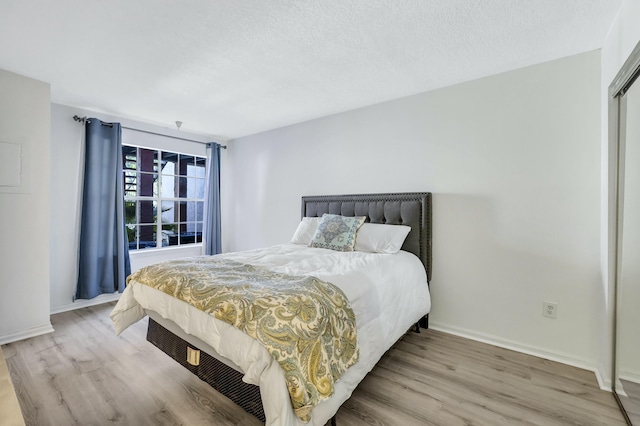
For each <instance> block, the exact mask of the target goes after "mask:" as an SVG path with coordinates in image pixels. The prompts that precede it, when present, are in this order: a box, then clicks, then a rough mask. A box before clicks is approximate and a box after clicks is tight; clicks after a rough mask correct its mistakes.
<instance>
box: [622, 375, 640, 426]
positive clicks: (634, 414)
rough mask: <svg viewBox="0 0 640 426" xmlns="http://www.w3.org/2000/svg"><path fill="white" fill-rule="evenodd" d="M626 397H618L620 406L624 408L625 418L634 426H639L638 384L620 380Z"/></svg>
mask: <svg viewBox="0 0 640 426" xmlns="http://www.w3.org/2000/svg"><path fill="white" fill-rule="evenodd" d="M620 381H621V382H622V386H623V387H624V391H625V393H626V394H627V396H626V397H624V396H622V395H618V396H619V397H620V401H622V405H623V406H624V409H625V411H626V412H627V416H629V419H630V420H631V423H632V424H634V425H639V426H640V383H634V382H630V381H628V380H622V379H621V380H620Z"/></svg>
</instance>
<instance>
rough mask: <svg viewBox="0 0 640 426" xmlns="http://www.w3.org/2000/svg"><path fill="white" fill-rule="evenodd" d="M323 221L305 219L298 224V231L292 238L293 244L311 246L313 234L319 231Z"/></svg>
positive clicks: (317, 218) (316, 218) (314, 218)
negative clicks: (319, 225)
mask: <svg viewBox="0 0 640 426" xmlns="http://www.w3.org/2000/svg"><path fill="white" fill-rule="evenodd" d="M321 219H322V218H321V217H303V218H302V220H301V221H300V223H299V224H298V229H296V232H295V233H294V234H293V237H291V242H292V243H293V244H304V245H305V246H307V245H309V243H310V242H311V239H312V238H313V234H315V233H316V229H318V224H319V223H320V220H321Z"/></svg>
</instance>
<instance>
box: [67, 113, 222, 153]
mask: <svg viewBox="0 0 640 426" xmlns="http://www.w3.org/2000/svg"><path fill="white" fill-rule="evenodd" d="M73 119H74V120H75V121H77V122H79V123H82V124H84V123H85V122H86V121H87V120H88V118H87V117H80V116H77V115H74V116H73ZM102 125H103V126H109V127H113V123H105V122H102ZM122 128H123V129H127V130H133V131H134V132H141V133H148V134H150V135H156V136H164V137H165V138H173V139H180V140H183V141H188V142H197V143H203V144H206V142H202V141H197V140H194V139H187V138H181V137H179V136H170V135H163V134H162V133H157V132H150V131H148V130H140V129H136V128H133V127H127V126H122ZM220 148H222V149H227V146H226V145H220Z"/></svg>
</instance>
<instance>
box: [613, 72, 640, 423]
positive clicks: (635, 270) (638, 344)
mask: <svg viewBox="0 0 640 426" xmlns="http://www.w3.org/2000/svg"><path fill="white" fill-rule="evenodd" d="M621 104H622V105H623V107H622V108H621V111H620V113H621V128H620V149H621V151H620V154H621V155H620V175H619V176H620V201H621V202H620V204H619V208H620V209H621V212H619V213H621V214H620V215H619V218H620V220H619V227H620V234H619V238H620V241H619V243H620V253H619V259H618V261H619V267H618V271H619V272H618V274H619V276H618V283H617V339H616V376H617V381H616V393H617V394H618V397H619V398H620V401H621V402H622V405H623V406H624V409H625V411H626V413H627V415H628V416H629V419H630V420H631V422H632V424H633V425H638V426H640V81H636V83H634V84H633V85H632V86H631V88H630V89H629V90H628V91H627V92H626V94H625V95H624V99H622V101H621ZM625 105H626V108H625V107H624V106H625ZM625 110H626V111H625Z"/></svg>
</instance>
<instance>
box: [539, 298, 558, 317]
mask: <svg viewBox="0 0 640 426" xmlns="http://www.w3.org/2000/svg"><path fill="white" fill-rule="evenodd" d="M557 315H558V304H557V303H553V302H542V316H543V317H547V318H553V319H555V318H556V316H557Z"/></svg>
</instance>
